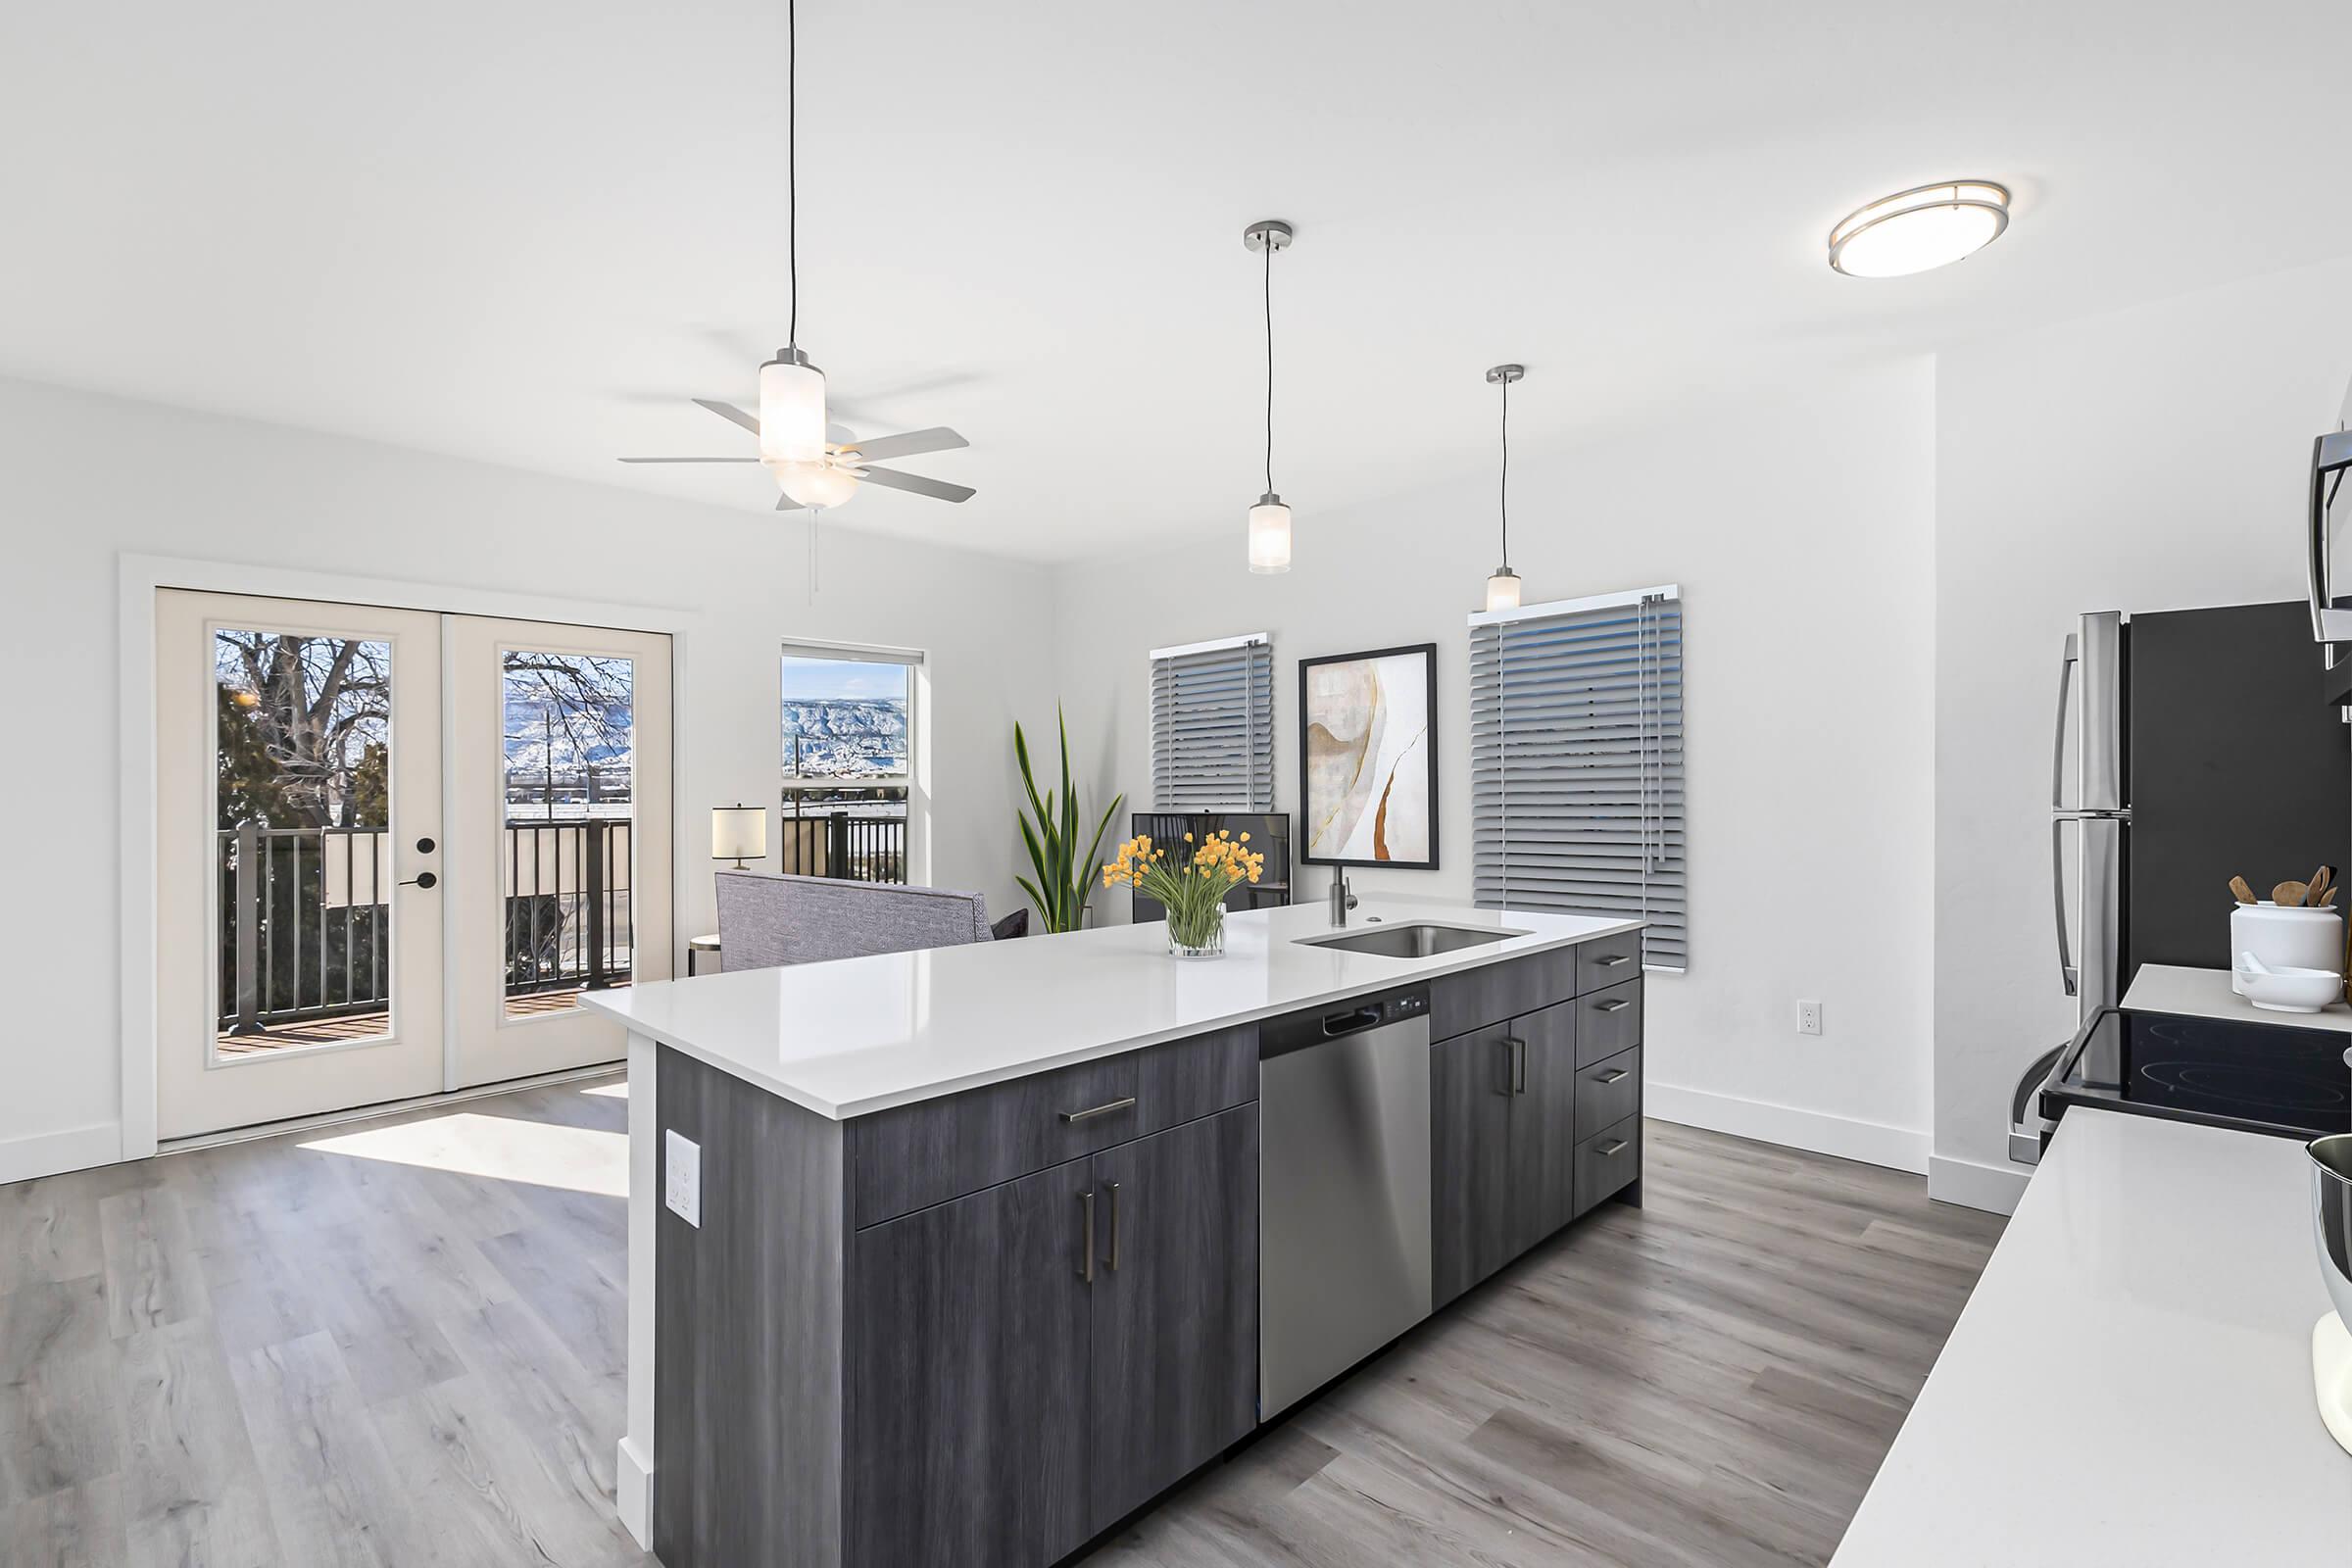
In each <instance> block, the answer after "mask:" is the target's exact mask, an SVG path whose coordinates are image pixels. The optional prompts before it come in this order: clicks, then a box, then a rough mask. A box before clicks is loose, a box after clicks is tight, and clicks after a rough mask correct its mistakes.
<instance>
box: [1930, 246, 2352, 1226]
mask: <svg viewBox="0 0 2352 1568" xmlns="http://www.w3.org/2000/svg"><path fill="white" fill-rule="evenodd" d="M2347 300H2352V259H2346V260H2342V261H2336V262H2332V263H2328V264H2326V265H2324V266H2319V267H2311V268H2303V269H2299V270H2294V271H2290V272H2282V273H2278V274H2276V275H2273V276H2269V277H2262V278H2256V279H2253V280H2251V281H2248V282H2244V283H2238V284H2233V285H2231V286H2229V287H2227V288H2220V289H2212V290H2208V291H2205V292H2202V293H2198V294H2193V295H2188V296H2185V297H2183V298H2180V299H2175V300H2169V301H2164V302H2161V303H2158V304H2155V305H2150V306H2145V307H2141V308H2138V309H2134V310H2131V311H2125V312H2120V313H2118V314H2115V315H2111V316H2103V317H2097V318H2093V319H2087V320H2082V321H2076V322H2071V323H2068V324H2067V325H2064V326H2061V327H2058V328H2055V329H2051V330H2046V331H2040V332H2034V333H2031V334H2027V335H2022V336H2017V337H2011V338H2005V339H1999V340H1994V341H1987V342H1982V343H1976V344H1972V345H1968V346H1965V347H1962V348H1959V349H1955V350H1951V351H1948V352H1946V353H1945V354H1944V355H1943V356H1942V357H1941V360H1940V362H1939V365H1938V373H1937V382H1936V409H1937V452H1936V474H1937V499H1936V1164H1935V1167H1934V1171H1933V1173H1932V1174H1933V1179H1932V1180H1931V1183H1930V1190H1931V1192H1933V1193H1935V1194H1936V1196H1938V1197H1948V1198H1954V1199H1958V1200H1960V1201H1978V1202H1980V1203H1982V1204H1985V1206H1996V1205H1998V1206H2005V1205H2006V1204H2008V1203H2013V1202H2014V1201H2015V1198H2016V1194H2017V1193H2018V1192H2019V1191H2021V1190H2022V1188H2023V1183H2024V1174H2025V1173H2024V1171H2023V1169H2022V1168H2021V1167H2014V1166H2011V1165H2010V1164H2009V1163H2008V1159H2007V1151H2006V1144H2007V1140H2006V1130H2007V1118H2008V1114H2009V1095H2010V1092H2011V1090H2012V1089H2014V1088H2015V1086H2016V1083H2017V1079H2018V1076H2019V1074H2020V1073H2022V1072H2023V1071H2024V1070H2025V1068H2026V1067H2027V1065H2028V1064H2029V1063H2030V1062H2031V1061H2032V1060H2033V1058H2034V1056H2035V1055H2036V1054H2039V1053H2040V1052H2042V1051H2045V1050H2047V1049H2048V1048H2049V1047H2050V1046H2052V1045H2054V1044H2056V1043H2057V1042H2058V1041H2059V1040H2061V1039H2063V1038H2064V1037H2065V1036H2066V1035H2067V1034H2068V1033H2069V1032H2070V1031H2071V1030H2072V1029H2073V1027H2074V1004H2073V1003H2071V1002H2070V1001H2068V1000H2067V999H2066V997H2065V995H2064V994H2063V992H2062V991H2061V989H2060V987H2059V984H2058V980H2057V958H2056V947H2055V943H2054V939H2053V936H2052V932H2051V915H2050V888H2049V876H2050V873H2049V846H2048V826H2047V823H2048V816H2049V809H2048V808H2049V800H2048V791H2049V765H2050V764H2049V748H2050V724H2051V707H2052V704H2053V702H2054V700H2055V698H2056V695H2057V667H2056V665H2057V659H2058V652H2059V647H2060V645H2061V643H2062V642H2063V640H2064V638H2065V635H2066V633H2067V631H2068V629H2069V627H2070V625H2071V622H2072V620H2073V617H2074V616H2075V615H2076V614H2078V613H2081V612H2083V611H2090V610H2128V611H2146V610H2171V609H2180V608H2184V607H2189V606H2196V605H2221V604H2233V603H2255V602H2260V601H2264V600H2278V599H2295V598H2300V597H2301V596H2302V594H2303V591H2304V588H2303V557H2302V554H2301V539H2302V516H2303V506H2304V490H2305V487H2306V483H2307V480H2308V477H2309V473H2310V456H2311V442H2312V438H2313V437H2314V436H2317V435H2319V434H2320V433H2321V432H2322V431H2324V430H2327V429H2331V428H2333V418H2334V415H2335V412H2336V410H2337V407H2338V404H2339V403H2340V401H2341V399H2342V397H2343V392H2344V382H2345V377H2346V376H2347V375H2348V374H2352V331H2347V330H2346V321H2347V319H2348V317H2347V313H2346V310H2345V302H2346V301H2347ZM2339 574H2340V568H2339Z"/></svg>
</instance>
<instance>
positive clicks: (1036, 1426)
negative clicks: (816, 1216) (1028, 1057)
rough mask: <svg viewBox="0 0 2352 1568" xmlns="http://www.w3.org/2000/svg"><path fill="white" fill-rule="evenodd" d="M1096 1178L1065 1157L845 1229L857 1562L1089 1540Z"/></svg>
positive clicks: (850, 1493) (937, 1558)
mask: <svg viewBox="0 0 2352 1568" xmlns="http://www.w3.org/2000/svg"><path fill="white" fill-rule="evenodd" d="M1092 1190H1093V1188H1092V1184H1091V1181H1090V1170H1089V1164H1088V1161H1086V1160H1083V1159H1079V1160H1073V1161H1071V1162H1070V1163H1068V1164H1065V1165H1058V1166H1055V1167H1054V1168H1053V1169H1051V1170H1044V1171H1039V1172H1038V1173H1037V1174H1035V1175H1033V1176H1026V1177H1023V1178H1021V1179H1020V1180H1018V1181H1012V1182H1006V1183H1004V1184H1003V1185H1001V1186H997V1187H991V1188H989V1189H987V1190H986V1191H984V1192H978V1193H974V1194H972V1195H971V1196H969V1197H967V1198H959V1199H956V1201H953V1202H947V1203H940V1204H937V1205H935V1206H933V1207H930V1208H926V1209H921V1210H918V1211H917V1212H915V1213H912V1214H907V1215H905V1216H903V1217H902V1218H899V1219H894V1220H891V1221H889V1222H887V1223H885V1224H881V1225H875V1226H871V1227H868V1228H867V1229H865V1230H862V1231H858V1232H856V1233H855V1234H854V1235H853V1236H852V1237H851V1239H850V1263H849V1280H848V1301H847V1308H848V1311H847V1323H848V1330H849V1337H850V1341H851V1348H850V1365H849V1369H848V1381H849V1391H848V1392H849V1401H848V1403H849V1409H848V1419H847V1424H848V1434H849V1466H848V1476H847V1484H846V1489H845V1490H846V1493H847V1503H848V1514H849V1518H848V1521H847V1526H848V1528H847V1534H848V1538H849V1550H848V1553H847V1557H848V1561H849V1563H850V1564H851V1565H853V1568H904V1565H915V1564H929V1563H938V1564H966V1563H974V1562H989V1563H1049V1562H1053V1561H1054V1560H1055V1559H1057V1558H1059V1557H1061V1556H1063V1555H1065V1554H1066V1553H1068V1552H1070V1551H1071V1550H1073V1549H1075V1548H1076V1547H1077V1546H1078V1544H1080V1543H1081V1542H1083V1541H1085V1540H1086V1538H1087V1536H1088V1535H1089V1533H1090V1532H1089V1529H1088V1525H1087V1495H1086V1473H1087V1453H1086V1444H1087V1419H1086V1408H1087V1376H1088V1361H1089V1355H1090V1336H1091V1332H1092V1327H1091V1319H1090V1313H1091V1310H1092V1292H1091V1291H1090V1290H1089V1289H1088V1287H1087V1284H1086V1281H1085V1280H1084V1279H1083V1278H1081V1271H1082V1269H1083V1266H1084V1264H1085V1260H1086V1253H1085V1246H1084V1242H1083V1239H1082V1238H1083V1234H1084V1224H1085V1201H1084V1198H1085V1195H1086V1194H1088V1193H1089V1192H1091V1191H1092ZM1100 1222H1101V1210H1100V1208H1098V1209H1097V1223H1098V1225H1099V1224H1100ZM777 1458H778V1462H785V1463H789V1462H790V1461H789V1456H785V1455H780V1456H777Z"/></svg>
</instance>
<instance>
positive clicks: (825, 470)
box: [767, 463, 858, 507]
mask: <svg viewBox="0 0 2352 1568" xmlns="http://www.w3.org/2000/svg"><path fill="white" fill-rule="evenodd" d="M767 471H768V473H769V474H770V475H771V476H773V477H774V479H775V481H776V488H777V489H779V490H781V491H783V492H784V493H785V494H786V495H788V496H790V497H792V499H793V500H795V501H798V502H799V503H800V504H801V505H802V506H804V507H838V506H840V505H841V504H842V503H843V502H845V501H847V500H849V499H850V497H852V496H854V495H856V494H857V493H858V475H857V474H855V473H853V472H852V471H851V470H849V469H848V468H845V467H842V466H840V465H839V464H833V463H771V464H769V465H768V466H767Z"/></svg>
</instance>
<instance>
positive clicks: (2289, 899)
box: [2271, 882, 2311, 909]
mask: <svg viewBox="0 0 2352 1568" xmlns="http://www.w3.org/2000/svg"><path fill="white" fill-rule="evenodd" d="M2310 891H2311V890H2310V889H2308V888H2306V887H2305V886H2304V885H2303V884H2302V883H2300V882H2281V883H2279V884H2278V886H2277V887H2275V888H2273V889H2271V902H2272V903H2273V904H2276V905H2277V906H2278V907H2280V908H2281V909H2300V908H2301V907H2303V900H2304V898H2305V897H2306V896H2307V895H2308V894H2309V893H2310Z"/></svg>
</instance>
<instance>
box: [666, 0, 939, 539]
mask: <svg viewBox="0 0 2352 1568" xmlns="http://www.w3.org/2000/svg"><path fill="white" fill-rule="evenodd" d="M784 26H785V35H786V39H787V47H788V48H789V49H790V50H791V61H790V64H789V65H788V67H787V68H786V76H785V94H786V99H785V131H786V134H787V135H788V136H789V137H790V144H789V147H788V150H787V152H786V155H785V163H784V179H785V187H784V188H785V207H784V211H785V224H786V227H785V234H786V241H785V243H786V246H787V248H788V251H789V254H790V257H791V268H792V326H791V330H790V332H789V335H788V336H787V338H786V341H785V346H784V347H782V348H780V349H778V350H776V357H775V358H774V359H772V360H770V361H768V362H767V363H766V364H765V365H762V366H761V367H760V412H759V413H758V414H757V415H752V414H747V413H745V412H744V411H743V410H741V409H739V408H737V407H735V405H733V404H732V403H720V402H717V401H716V400H714V399H711V398H696V399H695V400H694V401H695V402H696V403H698V404H700V405H701V406H702V407H704V408H706V409H709V410H710V411H711V413H712V414H715V415H717V416H718V417H720V418H722V419H724V420H726V421H727V422H728V423H730V424H738V425H741V426H742V427H743V428H744V429H746V430H749V431H751V432H752V434H753V435H755V436H757V437H759V439H760V454H759V456H757V457H751V458H623V459H621V460H620V461H621V462H623V463H757V464H760V465H763V466H765V467H766V468H767V471H768V472H769V473H770V474H771V475H773V476H774V478H775V481H776V488H777V489H779V490H780V491H782V492H783V494H781V495H780V496H778V497H777V498H776V510H777V511H778V512H796V511H799V510H800V509H801V508H804V507H806V508H809V509H810V510H811V511H812V512H821V511H823V510H824V509H825V508H827V507H838V506H840V505H841V504H842V503H843V502H845V501H847V500H849V499H850V497H852V496H854V495H856V494H857V493H858V485H860V484H863V483H868V482H870V483H873V484H878V485H881V486H882V487H883V488H885V489H888V490H905V491H907V492H908V493H909V494H912V495H918V496H929V497H930V498H931V499H932V500H934V501H969V500H971V498H972V496H973V494H974V493H975V492H974V491H973V490H972V487H971V486H969V485H963V484H949V483H948V482H947V481H946V480H944V479H926V478H924V477H922V476H921V475H920V474H913V473H901V472H900V471H899V470H898V469H896V468H883V467H877V466H875V464H874V460H875V459H876V458H910V457H913V456H914V455H916V454H917V453H922V452H945V451H947V450H949V449H950V448H952V447H961V446H969V445H971V443H970V442H968V441H966V440H964V438H963V437H962V436H960V435H958V434H956V432H955V431H953V430H951V429H949V428H948V427H947V426H945V425H934V426H933V427H932V428H930V429H928V430H910V431H907V433H906V434H904V435H886V436H878V437H876V438H874V439H873V440H870V441H859V440H857V439H856V438H855V437H854V436H853V435H852V434H851V432H849V431H848V430H845V429H843V428H842V427H841V426H840V425H837V424H829V423H827V422H826V420H825V372H824V371H822V370H820V369H818V368H816V367H815V366H813V365H811V364H809V356H808V355H806V354H804V353H802V352H801V346H800V342H801V202H800V164H801V137H800V126H799V120H800V102H801V94H800V66H801V39H800V7H799V5H798V4H797V0H786V3H785V7H784ZM814 537H815V536H814V534H813V533H811V535H810V538H811V540H813V539H814Z"/></svg>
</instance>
